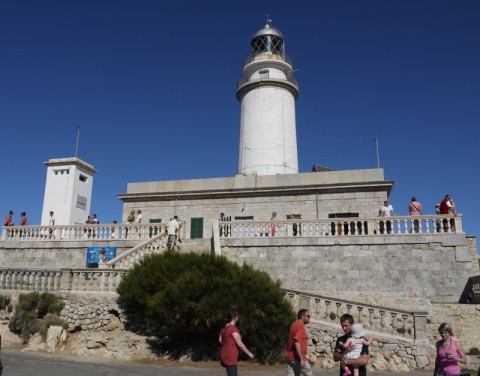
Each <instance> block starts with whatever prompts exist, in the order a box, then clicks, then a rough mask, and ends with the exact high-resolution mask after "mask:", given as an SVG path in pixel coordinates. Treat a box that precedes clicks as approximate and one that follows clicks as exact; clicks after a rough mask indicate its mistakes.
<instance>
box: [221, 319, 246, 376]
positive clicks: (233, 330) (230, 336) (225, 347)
mask: <svg viewBox="0 0 480 376" xmlns="http://www.w3.org/2000/svg"><path fill="white" fill-rule="evenodd" d="M225 322H226V324H225V326H224V327H223V328H222V330H221V331H220V335H219V336H218V342H220V344H221V345H222V350H221V351H220V362H221V364H222V366H224V367H225V368H226V370H227V376H237V375H238V372H237V364H238V354H239V353H240V350H242V351H243V352H244V353H245V354H247V356H248V357H249V358H250V359H252V360H253V359H254V358H255V357H254V355H253V354H252V353H251V352H250V351H248V349H247V347H246V346H245V345H244V344H243V342H242V336H241V335H240V332H239V331H238V329H237V327H236V326H235V325H236V324H237V322H238V314H237V313H236V312H228V313H227V317H226V318H225Z"/></svg>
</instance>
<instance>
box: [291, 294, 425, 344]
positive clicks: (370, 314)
mask: <svg viewBox="0 0 480 376" xmlns="http://www.w3.org/2000/svg"><path fill="white" fill-rule="evenodd" d="M285 291H286V293H287V298H288V299H289V301H290V303H291V304H292V307H293V308H294V310H299V309H301V308H305V309H308V310H309V311H310V315H311V316H312V319H313V320H314V321H319V322H324V323H327V324H330V323H331V324H336V325H338V324H339V319H340V317H341V316H342V315H343V314H345V313H348V314H350V315H352V316H353V318H354V320H355V322H356V323H360V324H362V325H363V326H364V327H365V328H367V329H369V330H371V331H375V332H379V333H383V334H388V335H393V336H396V337H403V338H406V339H411V340H414V341H415V342H424V341H427V333H426V331H427V312H410V311H403V310H399V309H394V308H387V307H381V306H377V305H372V304H363V303H358V302H353V301H348V300H341V299H332V298H329V297H326V296H321V295H316V294H311V293H305V292H299V291H295V290H288V289H287V290H285Z"/></svg>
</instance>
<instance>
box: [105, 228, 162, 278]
mask: <svg viewBox="0 0 480 376" xmlns="http://www.w3.org/2000/svg"><path fill="white" fill-rule="evenodd" d="M165 236H166V233H165V232H161V233H160V234H157V235H156V236H154V237H153V238H151V239H149V240H147V241H146V242H144V243H141V244H139V245H137V246H135V247H133V248H132V249H130V250H128V251H127V252H125V253H123V254H121V255H119V256H117V257H115V258H114V259H112V260H110V261H109V262H108V264H107V267H110V268H112V267H113V268H115V267H116V266H117V265H118V266H119V267H120V268H123V269H129V268H131V267H132V266H133V264H135V263H136V262H137V261H139V260H141V259H142V258H143V257H144V256H145V255H146V254H150V253H154V252H158V250H159V249H162V248H163V247H164V246H165V242H163V241H162V242H160V240H162V239H163V238H165Z"/></svg>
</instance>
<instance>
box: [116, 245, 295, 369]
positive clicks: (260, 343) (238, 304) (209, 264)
mask: <svg viewBox="0 0 480 376" xmlns="http://www.w3.org/2000/svg"><path fill="white" fill-rule="evenodd" d="M118 293H119V295H120V302H121V303H122V304H123V305H124V307H125V311H126V313H127V315H128V316H129V317H132V316H135V317H139V318H140V319H149V320H150V323H151V325H153V326H154V332H155V333H156V334H157V336H159V337H161V336H160V333H162V332H164V331H165V327H166V328H168V329H167V330H168V340H165V338H162V341H161V347H160V349H161V351H167V352H169V353H170V354H171V355H173V357H175V356H179V355H181V354H182V353H185V352H190V353H191V355H192V359H194V360H198V359H216V358H217V357H218V352H219V344H218V334H219V331H220V329H221V327H222V326H223V325H224V322H223V318H224V317H225V314H226V312H227V311H229V310H235V311H237V312H238V313H239V316H240V320H239V323H238V327H239V330H240V332H241V333H242V336H243V337H244V342H245V344H246V345H247V347H248V348H249V349H250V350H251V351H252V352H253V353H254V354H255V356H256V358H257V359H258V360H259V361H261V362H270V363H272V362H275V361H278V360H280V359H283V354H284V352H285V348H286V344H287V339H288V330H289V326H290V324H291V323H292V322H293V321H294V320H295V316H294V314H293V312H292V308H291V306H290V304H289V303H288V302H287V300H286V298H285V293H284V291H283V290H282V289H281V288H280V283H279V282H278V281H277V282H274V281H272V280H271V278H270V277H269V275H268V274H267V273H265V272H260V271H257V270H254V269H253V268H252V267H250V266H248V265H244V266H242V267H240V266H238V265H236V264H234V263H232V262H229V261H228V260H227V259H226V258H225V257H219V256H215V255H213V254H201V255H199V254H195V253H189V254H179V253H175V252H166V253H163V254H160V255H159V254H154V255H150V256H147V257H145V258H144V259H143V260H142V261H140V263H138V264H136V265H135V267H134V268H133V269H132V270H131V271H129V272H128V273H127V275H126V276H125V277H124V278H123V279H122V281H121V283H120V285H119V287H118Z"/></svg>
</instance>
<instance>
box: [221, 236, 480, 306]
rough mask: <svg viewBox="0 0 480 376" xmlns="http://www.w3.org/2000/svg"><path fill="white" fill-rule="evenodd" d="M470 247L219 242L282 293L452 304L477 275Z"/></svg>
mask: <svg viewBox="0 0 480 376" xmlns="http://www.w3.org/2000/svg"><path fill="white" fill-rule="evenodd" d="M470 244H471V243H470V242H469V240H468V239H467V238H466V237H465V235H462V234H458V235H457V234H447V235H438V234H434V235H410V234H409V235H395V236H345V237H321V238H302V237H296V238H277V239H275V238H268V239H267V238H254V239H222V254H223V255H225V256H226V257H227V258H228V259H229V260H231V261H234V262H237V263H238V264H244V263H246V264H249V265H251V266H253V267H254V268H255V269H258V270H263V271H265V272H267V273H268V274H269V275H270V276H271V277H272V278H273V279H279V280H280V281H282V282H283V286H284V287H285V288H288V289H298V290H301V291H311V292H323V293H324V294H325V295H327V296H330V295H331V294H333V295H334V296H338V294H339V293H340V294H342V292H346V293H357V294H361V293H380V294H383V297H384V298H388V297H394V296H396V295H397V294H398V295H402V296H409V297H410V298H421V299H428V300H430V301H432V302H436V303H456V302H458V301H459V299H460V296H461V294H462V292H463V289H464V288H465V286H466V284H467V281H468V278H469V277H471V276H472V275H474V273H475V272H478V258H477V259H472V256H471V249H470ZM354 300H356V299H354ZM397 308H401V307H397Z"/></svg>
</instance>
